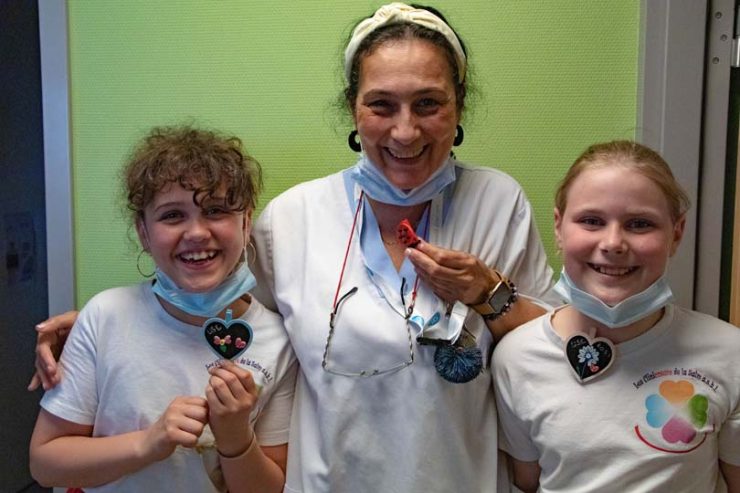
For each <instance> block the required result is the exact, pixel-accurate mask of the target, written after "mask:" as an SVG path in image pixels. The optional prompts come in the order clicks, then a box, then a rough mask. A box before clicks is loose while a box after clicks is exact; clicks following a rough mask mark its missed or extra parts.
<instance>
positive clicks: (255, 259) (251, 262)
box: [244, 241, 257, 265]
mask: <svg viewBox="0 0 740 493" xmlns="http://www.w3.org/2000/svg"><path fill="white" fill-rule="evenodd" d="M249 247H251V248H252V252H254V256H253V257H252V260H249V252H248V251H247V248H249ZM244 255H245V256H246V257H247V265H254V264H255V262H257V248H255V246H254V243H252V242H251V241H250V242H249V243H247V246H245V247H244Z"/></svg>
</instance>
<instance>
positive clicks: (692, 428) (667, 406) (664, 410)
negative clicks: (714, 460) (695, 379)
mask: <svg viewBox="0 0 740 493" xmlns="http://www.w3.org/2000/svg"><path fill="white" fill-rule="evenodd" d="M645 409H646V411H647V412H646V414H645V420H646V421H647V424H648V425H649V426H650V427H652V428H656V429H659V430H660V436H661V437H662V438H663V440H665V442H666V443H667V444H669V445H671V446H674V447H678V448H677V449H673V448H671V449H668V448H664V447H660V446H658V445H657V444H654V443H651V442H649V441H648V440H647V439H646V438H645V437H644V436H643V435H642V434H641V433H640V431H639V428H638V427H637V426H636V427H635V432H636V433H637V435H638V437H639V438H640V439H641V440H642V441H643V442H645V443H646V444H647V445H649V446H650V447H652V448H655V449H657V450H661V451H663V452H674V453H685V452H688V451H691V450H694V449H695V448H696V447H698V446H699V445H701V444H702V443H703V442H704V439H705V438H706V434H704V437H703V438H701V440H700V441H699V443H698V444H696V445H695V446H692V447H691V448H689V449H685V448H684V447H685V446H686V445H692V444H694V443H695V442H696V440H697V435H699V433H700V430H701V429H702V428H703V427H704V426H705V425H706V424H707V419H708V414H709V413H708V410H709V400H708V399H707V397H706V396H704V395H701V394H696V393H695V391H694V385H693V384H692V383H691V382H689V381H687V380H666V381H664V382H662V383H661V384H660V386H659V387H658V393H657V394H651V395H649V396H648V397H647V398H646V399H645Z"/></svg>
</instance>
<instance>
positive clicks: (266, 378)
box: [205, 356, 273, 385]
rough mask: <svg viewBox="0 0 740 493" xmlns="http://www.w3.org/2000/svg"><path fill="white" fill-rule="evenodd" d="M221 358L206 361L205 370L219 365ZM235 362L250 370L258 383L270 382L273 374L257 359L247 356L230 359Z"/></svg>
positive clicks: (221, 362)
mask: <svg viewBox="0 0 740 493" xmlns="http://www.w3.org/2000/svg"><path fill="white" fill-rule="evenodd" d="M223 361H224V360H223V359H217V360H214V361H212V362H210V363H207V364H206V365H205V366H206V370H209V369H211V368H213V367H216V366H220V365H222V364H223ZM232 361H233V362H234V363H235V364H237V365H239V366H241V367H242V368H245V369H247V370H249V371H251V372H252V376H253V377H254V381H255V382H256V383H257V384H258V385H262V383H263V382H264V383H265V384H268V383H270V382H272V379H273V375H272V372H271V371H270V369H269V368H267V367H265V366H263V365H262V363H260V362H259V361H257V360H256V359H254V358H249V357H247V356H238V357H236V358H234V359H233V360H232Z"/></svg>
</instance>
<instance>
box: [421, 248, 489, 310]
mask: <svg viewBox="0 0 740 493" xmlns="http://www.w3.org/2000/svg"><path fill="white" fill-rule="evenodd" d="M406 255H407V256H408V258H409V260H411V263H412V264H414V267H415V268H416V272H417V274H418V275H419V277H420V278H421V280H422V281H424V282H425V283H426V284H427V285H428V286H430V287H431V288H432V290H433V291H434V294H436V295H437V296H439V297H440V298H442V299H443V300H444V301H446V302H448V303H454V302H455V301H461V302H463V303H465V304H466V305H470V304H476V303H482V302H483V301H485V298H486V296H487V295H488V293H489V291H490V290H491V289H492V288H493V286H494V285H495V284H496V282H498V281H499V279H498V278H497V277H496V274H495V273H494V271H493V270H492V269H490V268H489V267H488V266H487V265H486V264H484V263H483V262H482V261H481V260H480V259H479V258H478V257H476V256H474V255H471V254H469V253H467V252H461V251H458V250H448V249H446V248H441V247H438V246H436V245H432V244H431V243H427V242H426V241H421V242H420V243H419V244H418V245H417V246H416V247H415V248H409V249H407V250H406Z"/></svg>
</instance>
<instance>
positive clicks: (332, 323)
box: [321, 278, 418, 378]
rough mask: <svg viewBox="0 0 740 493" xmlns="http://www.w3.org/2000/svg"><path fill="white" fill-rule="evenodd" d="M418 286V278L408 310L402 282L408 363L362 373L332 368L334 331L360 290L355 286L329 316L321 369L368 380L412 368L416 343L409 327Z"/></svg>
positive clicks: (403, 281) (340, 300)
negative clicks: (344, 311)
mask: <svg viewBox="0 0 740 493" xmlns="http://www.w3.org/2000/svg"><path fill="white" fill-rule="evenodd" d="M417 286H418V278H417V281H416V282H415V283H414V291H413V293H412V301H411V304H410V305H409V307H408V308H406V302H405V299H404V296H403V292H404V288H405V287H406V279H403V280H402V282H401V301H402V303H403V308H404V315H403V318H404V322H405V325H406V333H407V334H408V341H409V356H408V359H407V360H406V361H403V362H401V363H398V364H396V365H393V366H391V367H389V368H383V369H380V368H371V369H368V370H360V371H349V370H345V369H340V368H337V367H336V366H331V365H330V363H329V360H330V353H331V341H332V338H333V337H334V330H335V329H336V325H337V318H338V316H339V311H340V308H341V307H342V306H343V305H344V302H345V301H346V300H347V299H348V298H350V297H351V296H352V295H354V294H355V293H357V291H358V288H357V287H356V286H355V287H353V288H352V289H350V290H349V291H347V292H346V293H344V294H343V295H342V296H341V297H340V298H339V299H338V300H337V301H336V302H335V303H334V307H333V309H332V311H331V313H330V314H329V335H328V336H327V338H326V346H325V347H324V356H323V358H322V360H321V367H322V368H323V369H324V371H326V372H328V373H331V374H333V375H340V376H343V377H355V378H366V377H375V376H377V375H385V374H387V373H395V372H397V371H400V370H403V369H404V368H406V367H408V366H411V364H412V363H413V362H414V343H413V338H412V336H411V327H410V326H409V319H410V318H411V314H412V313H413V311H414V304H415V301H416V288H417Z"/></svg>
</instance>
